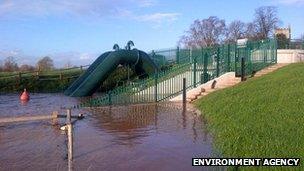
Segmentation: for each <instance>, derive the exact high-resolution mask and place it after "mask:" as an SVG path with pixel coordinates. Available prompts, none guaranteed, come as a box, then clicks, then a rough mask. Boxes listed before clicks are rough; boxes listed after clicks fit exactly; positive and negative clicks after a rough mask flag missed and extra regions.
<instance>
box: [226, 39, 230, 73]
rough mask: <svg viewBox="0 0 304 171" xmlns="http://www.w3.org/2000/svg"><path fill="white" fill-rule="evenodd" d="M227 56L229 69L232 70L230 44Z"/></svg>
mask: <svg viewBox="0 0 304 171" xmlns="http://www.w3.org/2000/svg"><path fill="white" fill-rule="evenodd" d="M227 58H228V61H227V65H228V67H227V71H228V72H230V70H231V69H230V62H231V59H230V44H228V54H227Z"/></svg>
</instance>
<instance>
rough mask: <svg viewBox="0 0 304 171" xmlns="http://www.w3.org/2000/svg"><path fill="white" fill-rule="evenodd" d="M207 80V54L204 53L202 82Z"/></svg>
mask: <svg viewBox="0 0 304 171" xmlns="http://www.w3.org/2000/svg"><path fill="white" fill-rule="evenodd" d="M208 81H209V78H208V54H207V53H205V54H204V69H203V83H206V82H208Z"/></svg>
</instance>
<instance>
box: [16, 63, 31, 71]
mask: <svg viewBox="0 0 304 171" xmlns="http://www.w3.org/2000/svg"><path fill="white" fill-rule="evenodd" d="M34 70H35V67H34V66H32V65H27V64H23V65H21V66H20V67H19V71H34Z"/></svg>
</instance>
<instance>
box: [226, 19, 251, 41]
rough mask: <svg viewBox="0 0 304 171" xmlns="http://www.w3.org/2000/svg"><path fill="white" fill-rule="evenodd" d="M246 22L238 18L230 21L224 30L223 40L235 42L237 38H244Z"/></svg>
mask: <svg viewBox="0 0 304 171" xmlns="http://www.w3.org/2000/svg"><path fill="white" fill-rule="evenodd" d="M245 26H246V24H245V23H244V22H242V21H240V20H235V21H232V22H231V23H230V24H229V26H228V28H227V32H226V40H225V42H227V43H230V42H236V41H237V39H240V38H244V36H245V31H246V27H245Z"/></svg>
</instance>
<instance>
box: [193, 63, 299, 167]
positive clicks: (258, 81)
mask: <svg viewBox="0 0 304 171" xmlns="http://www.w3.org/2000/svg"><path fill="white" fill-rule="evenodd" d="M303 74H304V64H303V63H299V64H291V65H288V66H286V67H284V68H281V69H279V70H277V71H275V72H273V73H270V74H268V75H265V76H262V77H259V78H252V79H249V80H248V81H246V82H244V83H241V84H239V85H237V86H234V87H231V88H227V89H223V90H219V91H216V92H214V93H211V94H210V95H208V96H206V97H204V98H202V99H200V100H198V101H196V102H195V105H196V107H197V108H198V109H199V110H201V112H202V113H203V115H204V116H205V118H206V119H207V122H208V128H209V130H210V132H211V133H212V135H213V137H214V145H215V149H216V150H218V151H220V153H221V155H222V156H223V157H261V158H266V157H300V158H301V166H300V168H290V167H289V168H269V167H268V168H265V169H266V170H269V169H286V170H289V169H297V170H300V169H301V170H303V169H304V163H303V160H304V75H303ZM242 169H253V170H255V169H256V168H249V167H243V168H242ZM261 169H264V168H261Z"/></svg>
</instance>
